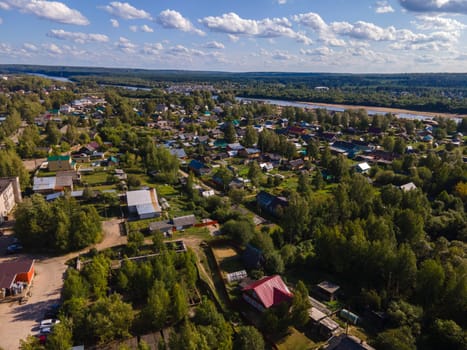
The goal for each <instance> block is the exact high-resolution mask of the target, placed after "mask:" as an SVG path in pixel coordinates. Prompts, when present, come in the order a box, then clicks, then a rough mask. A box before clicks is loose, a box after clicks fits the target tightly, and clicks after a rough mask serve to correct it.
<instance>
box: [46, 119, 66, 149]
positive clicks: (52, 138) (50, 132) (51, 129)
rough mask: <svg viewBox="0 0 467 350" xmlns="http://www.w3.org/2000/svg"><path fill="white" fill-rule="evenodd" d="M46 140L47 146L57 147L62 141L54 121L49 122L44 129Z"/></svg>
mask: <svg viewBox="0 0 467 350" xmlns="http://www.w3.org/2000/svg"><path fill="white" fill-rule="evenodd" d="M45 132H46V135H47V136H46V140H47V142H48V143H49V145H58V144H59V143H60V140H61V139H62V134H61V132H60V130H59V129H58V127H57V124H56V123H55V122H54V121H49V122H48V123H47V125H46V127H45Z"/></svg>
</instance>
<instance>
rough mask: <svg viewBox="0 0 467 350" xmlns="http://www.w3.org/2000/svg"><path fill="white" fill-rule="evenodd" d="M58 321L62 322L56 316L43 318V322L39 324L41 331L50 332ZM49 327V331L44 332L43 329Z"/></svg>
mask: <svg viewBox="0 0 467 350" xmlns="http://www.w3.org/2000/svg"><path fill="white" fill-rule="evenodd" d="M57 323H60V320H57V319H55V318H48V319H46V320H42V321H41V324H40V325H39V329H40V331H41V333H50V329H51V328H52V327H53V326H55V325H56V324H57ZM45 329H49V332H44V331H43V330H45Z"/></svg>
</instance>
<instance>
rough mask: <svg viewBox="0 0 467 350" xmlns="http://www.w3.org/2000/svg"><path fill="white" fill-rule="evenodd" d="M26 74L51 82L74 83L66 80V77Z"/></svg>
mask: <svg viewBox="0 0 467 350" xmlns="http://www.w3.org/2000/svg"><path fill="white" fill-rule="evenodd" d="M26 74H27V75H34V76H36V77H41V78H46V79H50V80H56V81H61V82H63V83H72V81H71V80H70V79H68V78H64V77H57V76H53V75H47V74H41V73H26Z"/></svg>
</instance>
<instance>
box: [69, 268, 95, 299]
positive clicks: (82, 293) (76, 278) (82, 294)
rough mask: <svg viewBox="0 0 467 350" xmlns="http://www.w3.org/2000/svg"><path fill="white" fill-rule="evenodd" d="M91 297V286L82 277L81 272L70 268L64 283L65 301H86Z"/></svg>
mask: <svg viewBox="0 0 467 350" xmlns="http://www.w3.org/2000/svg"><path fill="white" fill-rule="evenodd" d="M88 296H89V285H88V283H87V281H86V280H85V279H84V278H83V277H82V276H81V275H80V273H79V271H77V270H75V269H72V268H69V269H68V270H67V272H66V277H65V281H64V282H63V289H62V297H63V298H64V299H65V300H69V299H72V298H83V299H86V298H87V297H88Z"/></svg>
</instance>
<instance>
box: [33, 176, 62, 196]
mask: <svg viewBox="0 0 467 350" xmlns="http://www.w3.org/2000/svg"><path fill="white" fill-rule="evenodd" d="M55 182H56V177H55V176H49V177H34V184H33V186H32V190H33V191H34V192H37V191H50V190H53V189H55Z"/></svg>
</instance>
